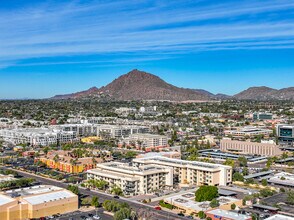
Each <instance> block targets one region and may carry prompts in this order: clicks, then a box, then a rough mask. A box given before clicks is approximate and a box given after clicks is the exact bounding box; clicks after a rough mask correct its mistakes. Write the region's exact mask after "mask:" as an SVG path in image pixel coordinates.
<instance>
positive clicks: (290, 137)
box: [276, 124, 294, 146]
mask: <svg viewBox="0 0 294 220" xmlns="http://www.w3.org/2000/svg"><path fill="white" fill-rule="evenodd" d="M276 133H277V136H278V140H279V144H282V145H290V146H293V143H294V125H282V124H278V125H277V126H276Z"/></svg>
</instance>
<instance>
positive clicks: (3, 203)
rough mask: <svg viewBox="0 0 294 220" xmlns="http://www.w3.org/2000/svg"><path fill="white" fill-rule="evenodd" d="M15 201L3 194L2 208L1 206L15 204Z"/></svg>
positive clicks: (0, 197)
mask: <svg viewBox="0 0 294 220" xmlns="http://www.w3.org/2000/svg"><path fill="white" fill-rule="evenodd" d="M13 201H14V199H12V198H10V197H8V196H5V195H3V194H0V206H1V205H5V204H6V203H9V202H13Z"/></svg>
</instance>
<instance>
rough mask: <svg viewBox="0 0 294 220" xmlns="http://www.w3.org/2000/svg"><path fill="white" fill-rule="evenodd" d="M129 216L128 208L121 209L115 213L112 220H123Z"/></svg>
mask: <svg viewBox="0 0 294 220" xmlns="http://www.w3.org/2000/svg"><path fill="white" fill-rule="evenodd" d="M130 216H131V210H130V209H129V208H122V209H120V210H118V211H117V212H115V214H114V216H113V218H114V220H124V219H128V218H130Z"/></svg>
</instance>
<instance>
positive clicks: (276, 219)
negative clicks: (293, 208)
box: [266, 214, 293, 220]
mask: <svg viewBox="0 0 294 220" xmlns="http://www.w3.org/2000/svg"><path fill="white" fill-rule="evenodd" d="M266 220H293V217H290V216H286V215H281V214H276V215H273V216H271V217H269V218H267V219H266Z"/></svg>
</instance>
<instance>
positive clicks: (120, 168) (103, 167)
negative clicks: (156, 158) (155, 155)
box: [87, 162, 173, 196]
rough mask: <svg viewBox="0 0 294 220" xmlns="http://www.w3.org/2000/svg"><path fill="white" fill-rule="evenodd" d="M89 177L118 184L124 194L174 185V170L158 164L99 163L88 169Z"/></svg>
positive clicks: (134, 193)
mask: <svg viewBox="0 0 294 220" xmlns="http://www.w3.org/2000/svg"><path fill="white" fill-rule="evenodd" d="M87 179H88V180H89V179H97V180H104V181H106V182H108V183H109V186H110V187H114V186H118V187H120V188H121V189H122V191H123V193H124V195H131V196H133V195H138V194H147V193H151V192H154V191H156V190H158V189H164V188H166V187H168V188H170V187H172V186H173V172H172V169H171V168H169V167H163V166H158V165H143V166H133V165H129V164H127V163H120V162H110V163H103V164H98V165H97V167H96V168H95V169H92V170H88V171H87Z"/></svg>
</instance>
